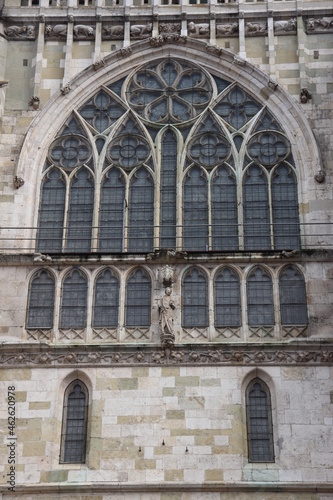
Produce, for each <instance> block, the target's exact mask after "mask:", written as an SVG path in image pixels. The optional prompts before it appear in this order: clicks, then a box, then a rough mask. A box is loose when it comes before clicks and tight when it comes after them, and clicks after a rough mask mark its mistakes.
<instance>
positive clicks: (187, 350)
mask: <svg viewBox="0 0 333 500" xmlns="http://www.w3.org/2000/svg"><path fill="white" fill-rule="evenodd" d="M175 365H176V366H177V365H179V366H293V365H294V366H304V365H305V366H322V365H333V342H332V341H327V342H326V341H322V342H293V343H290V344H278V343H274V344H266V345H260V344H245V343H242V344H223V345H221V344H211V345H209V346H206V345H193V344H192V345H185V344H182V345H175V346H173V347H170V348H163V347H161V346H159V345H144V344H141V345H133V344H131V345H119V344H118V345H91V344H90V345H85V346H77V345H67V346H47V345H43V344H39V345H38V346H36V345H31V344H27V343H25V344H2V346H1V354H0V368H33V367H43V368H55V367H58V368H60V367H67V368H78V367H82V368H83V367H106V366H112V367H116V366H175Z"/></svg>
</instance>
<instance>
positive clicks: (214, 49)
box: [206, 43, 223, 56]
mask: <svg viewBox="0 0 333 500" xmlns="http://www.w3.org/2000/svg"><path fill="white" fill-rule="evenodd" d="M206 50H207V52H208V53H209V54H213V55H214V56H221V55H222V54H223V49H221V47H218V46H217V45H210V44H209V43H207V45H206Z"/></svg>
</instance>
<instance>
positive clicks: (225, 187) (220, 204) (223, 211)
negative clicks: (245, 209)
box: [212, 167, 238, 251]
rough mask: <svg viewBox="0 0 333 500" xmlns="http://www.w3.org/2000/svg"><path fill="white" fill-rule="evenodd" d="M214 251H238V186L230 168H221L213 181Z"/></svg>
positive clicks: (216, 172)
mask: <svg viewBox="0 0 333 500" xmlns="http://www.w3.org/2000/svg"><path fill="white" fill-rule="evenodd" d="M212 226H213V228H212V231H213V250H229V251H230V250H237V249H238V214H237V186H236V179H235V175H234V173H233V172H232V171H231V169H230V168H227V167H220V168H218V169H217V170H216V171H215V174H214V176H213V179H212Z"/></svg>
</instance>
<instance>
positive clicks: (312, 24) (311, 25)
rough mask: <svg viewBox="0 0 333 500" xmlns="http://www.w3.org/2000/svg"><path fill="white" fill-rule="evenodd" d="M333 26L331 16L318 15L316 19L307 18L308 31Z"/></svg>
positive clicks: (321, 29)
mask: <svg viewBox="0 0 333 500" xmlns="http://www.w3.org/2000/svg"><path fill="white" fill-rule="evenodd" d="M332 27H333V17H320V18H318V19H314V18H311V19H308V20H307V28H308V31H315V30H318V31H324V30H329V29H330V28H332Z"/></svg>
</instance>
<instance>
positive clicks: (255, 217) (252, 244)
mask: <svg viewBox="0 0 333 500" xmlns="http://www.w3.org/2000/svg"><path fill="white" fill-rule="evenodd" d="M243 192H244V237H245V248H246V250H267V249H269V248H270V225H269V202H268V187H267V177H266V175H265V173H264V172H263V170H262V169H261V168H260V167H258V166H256V165H255V166H251V167H250V168H249V169H248V170H247V172H246V175H245V177H244V187H243Z"/></svg>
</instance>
